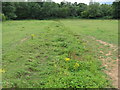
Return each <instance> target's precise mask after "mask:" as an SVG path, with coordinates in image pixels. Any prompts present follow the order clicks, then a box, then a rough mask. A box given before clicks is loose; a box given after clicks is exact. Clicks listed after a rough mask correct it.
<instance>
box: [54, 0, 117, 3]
mask: <svg viewBox="0 0 120 90" xmlns="http://www.w3.org/2000/svg"><path fill="white" fill-rule="evenodd" d="M52 1H54V2H57V3H60V2H61V1H63V0H52ZM65 1H68V2H72V3H74V2H78V3H86V4H89V2H90V0H65ZM93 1H96V2H113V1H115V0H93Z"/></svg>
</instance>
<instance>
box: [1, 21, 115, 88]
mask: <svg viewBox="0 0 120 90" xmlns="http://www.w3.org/2000/svg"><path fill="white" fill-rule="evenodd" d="M116 25H117V21H115V20H110V21H109V20H104V21H102V20H41V21H39V20H24V21H6V22H3V61H2V64H3V69H5V71H6V72H5V73H3V76H2V77H3V87H4V88H10V87H16V88H18V87H22V88H25V87H26V88H33V87H34V88H43V87H44V88H50V87H52V88H69V87H73V88H105V87H112V86H111V84H110V81H109V80H107V75H106V74H104V73H103V71H102V70H103V67H101V61H99V60H98V59H97V58H96V57H95V56H94V54H95V53H93V50H92V48H90V47H89V44H87V42H86V41H84V40H83V38H84V37H82V35H84V36H85V35H90V36H94V37H96V38H97V39H101V40H104V41H106V42H107V41H108V42H110V43H113V44H117V39H116V38H117V36H116V35H117V31H116V29H117V28H116ZM110 27H111V28H110ZM97 28H99V30H98V29H97ZM97 30H98V32H97ZM31 34H34V35H35V36H34V37H33V39H32V38H31ZM104 35H105V36H104ZM110 35H111V36H112V37H111V38H112V39H109V37H110ZM68 57H69V58H70V61H65V58H68ZM76 63H77V64H79V66H78V67H76V68H75V67H74V66H75V64H76Z"/></svg>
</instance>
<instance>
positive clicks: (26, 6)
mask: <svg viewBox="0 0 120 90" xmlns="http://www.w3.org/2000/svg"><path fill="white" fill-rule="evenodd" d="M2 8H3V13H4V15H5V16H6V17H8V19H51V18H107V19H109V18H112V17H113V18H117V17H119V9H118V8H119V2H114V3H113V5H107V4H99V3H92V4H90V5H87V4H84V3H78V4H77V3H70V2H66V3H64V2H61V3H60V4H58V3H55V2H3V6H2ZM48 8H49V10H48Z"/></svg>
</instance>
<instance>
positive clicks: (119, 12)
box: [112, 1, 120, 19]
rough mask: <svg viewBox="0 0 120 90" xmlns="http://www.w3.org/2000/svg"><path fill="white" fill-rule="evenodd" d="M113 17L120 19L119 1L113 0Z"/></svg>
mask: <svg viewBox="0 0 120 90" xmlns="http://www.w3.org/2000/svg"><path fill="white" fill-rule="evenodd" d="M112 6H113V17H114V18H116V19H120V1H119V2H117V1H116V2H113V4H112Z"/></svg>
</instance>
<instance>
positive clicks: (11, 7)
mask: <svg viewBox="0 0 120 90" xmlns="http://www.w3.org/2000/svg"><path fill="white" fill-rule="evenodd" d="M2 11H3V13H4V14H5V16H6V17H7V18H8V19H15V18H16V17H17V16H16V14H15V11H16V8H15V4H14V3H13V2H4V3H2Z"/></svg>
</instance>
